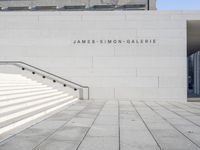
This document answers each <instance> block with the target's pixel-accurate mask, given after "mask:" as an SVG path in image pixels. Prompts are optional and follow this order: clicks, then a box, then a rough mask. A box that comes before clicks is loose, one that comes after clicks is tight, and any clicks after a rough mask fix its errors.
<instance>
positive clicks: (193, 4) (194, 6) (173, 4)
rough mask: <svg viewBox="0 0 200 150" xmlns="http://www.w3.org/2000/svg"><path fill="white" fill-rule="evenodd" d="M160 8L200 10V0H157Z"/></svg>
mask: <svg viewBox="0 0 200 150" xmlns="http://www.w3.org/2000/svg"><path fill="white" fill-rule="evenodd" d="M157 9H158V10H200V0H157Z"/></svg>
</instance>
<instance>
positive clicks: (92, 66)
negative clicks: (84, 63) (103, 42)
mask: <svg viewBox="0 0 200 150" xmlns="http://www.w3.org/2000/svg"><path fill="white" fill-rule="evenodd" d="M91 68H94V57H93V56H92V65H91Z"/></svg>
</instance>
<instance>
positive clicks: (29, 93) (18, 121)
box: [0, 73, 79, 142]
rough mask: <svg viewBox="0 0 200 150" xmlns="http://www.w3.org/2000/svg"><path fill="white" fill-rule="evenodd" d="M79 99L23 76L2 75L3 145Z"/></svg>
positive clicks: (0, 127) (0, 117)
mask: <svg viewBox="0 0 200 150" xmlns="http://www.w3.org/2000/svg"><path fill="white" fill-rule="evenodd" d="M78 99H79V98H78V97H76V96H73V95H71V94H70V93H68V92H65V91H61V90H58V89H55V88H53V87H50V86H49V85H47V84H44V83H41V82H38V81H35V80H33V79H31V78H28V77H25V76H23V75H21V74H7V73H0V142H1V141H3V140H5V139H6V138H8V137H10V136H13V135H15V134H16V133H18V132H20V131H22V130H24V129H25V128H27V127H30V126H31V125H33V124H35V123H37V122H39V121H41V120H43V119H45V118H47V117H49V116H50V115H52V114H55V113H56V112H59V111H61V110H62V109H64V108H66V107H68V106H69V105H70V104H73V103H75V102H76V101H78Z"/></svg>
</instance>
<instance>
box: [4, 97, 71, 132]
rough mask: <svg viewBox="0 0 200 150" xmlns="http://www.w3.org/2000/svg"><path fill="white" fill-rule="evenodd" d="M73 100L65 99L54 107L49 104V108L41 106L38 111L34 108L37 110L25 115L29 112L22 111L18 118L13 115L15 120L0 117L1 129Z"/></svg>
mask: <svg viewBox="0 0 200 150" xmlns="http://www.w3.org/2000/svg"><path fill="white" fill-rule="evenodd" d="M72 99H74V97H71V98H69V99H67V98H65V100H64V99H63V101H60V102H57V103H54V104H52V105H50V104H49V106H41V107H42V108H38V109H37V108H35V107H34V108H33V109H35V110H33V111H31V110H30V109H29V112H28V113H25V112H27V111H26V110H23V114H22V111H20V112H21V114H22V115H20V114H19V112H17V113H18V116H17V117H14V116H13V114H12V116H13V118H11V119H9V118H8V117H9V115H8V116H4V117H0V129H1V128H3V127H5V126H8V125H9V124H12V123H14V122H17V121H19V120H22V119H24V118H27V117H30V116H32V115H35V114H38V113H40V112H43V111H46V110H48V109H51V108H54V107H56V106H58V105H61V104H63V103H65V102H67V101H70V100H72ZM36 109H37V110H36ZM1 119H5V120H6V121H2V120H1Z"/></svg>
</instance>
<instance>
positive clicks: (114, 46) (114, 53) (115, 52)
mask: <svg viewBox="0 0 200 150" xmlns="http://www.w3.org/2000/svg"><path fill="white" fill-rule="evenodd" d="M113 49H114V56H116V47H115V46H114V48H113Z"/></svg>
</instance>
